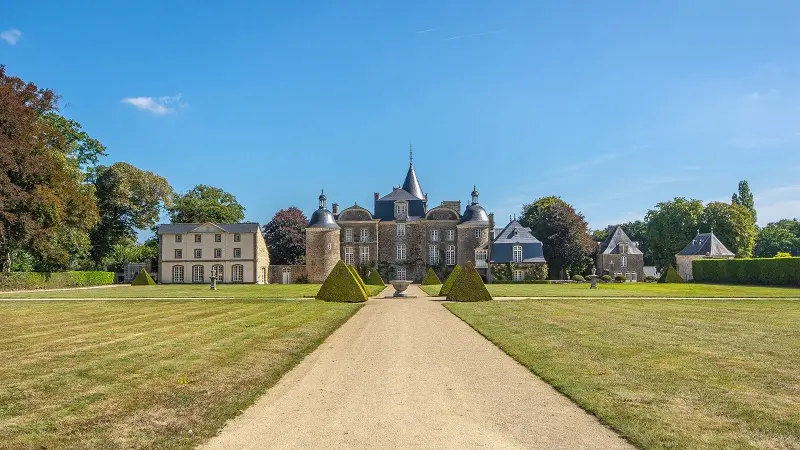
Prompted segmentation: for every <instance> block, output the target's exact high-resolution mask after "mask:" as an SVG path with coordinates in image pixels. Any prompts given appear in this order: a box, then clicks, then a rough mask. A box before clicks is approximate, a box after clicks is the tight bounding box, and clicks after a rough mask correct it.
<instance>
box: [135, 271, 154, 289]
mask: <svg viewBox="0 0 800 450" xmlns="http://www.w3.org/2000/svg"><path fill="white" fill-rule="evenodd" d="M155 285H156V282H155V281H153V278H152V277H151V276H150V274H149V273H147V270H145V269H142V270H140V271H139V273H138V274H137V275H136V278H134V279H133V281H131V286H155Z"/></svg>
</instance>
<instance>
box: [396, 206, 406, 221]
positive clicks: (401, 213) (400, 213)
mask: <svg viewBox="0 0 800 450" xmlns="http://www.w3.org/2000/svg"><path fill="white" fill-rule="evenodd" d="M394 217H395V219H405V218H406V217H408V203H406V202H397V203H395V204H394Z"/></svg>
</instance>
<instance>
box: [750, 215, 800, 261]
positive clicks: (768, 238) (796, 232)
mask: <svg viewBox="0 0 800 450" xmlns="http://www.w3.org/2000/svg"><path fill="white" fill-rule="evenodd" d="M779 252H786V253H791V254H792V256H800V221H798V220H797V219H793V220H790V219H783V220H780V221H778V222H773V223H770V224H768V225H767V226H765V227H764V228H762V229H761V230H759V231H758V237H757V238H756V245H755V249H754V251H753V253H754V254H755V256H756V257H759V258H771V257H773V256H775V255H776V254H778V253H779Z"/></svg>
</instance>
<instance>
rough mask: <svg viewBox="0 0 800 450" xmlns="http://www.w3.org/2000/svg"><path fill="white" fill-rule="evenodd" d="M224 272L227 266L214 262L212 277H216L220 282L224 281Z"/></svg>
mask: <svg viewBox="0 0 800 450" xmlns="http://www.w3.org/2000/svg"><path fill="white" fill-rule="evenodd" d="M224 272H225V268H224V267H222V264H214V265H213V266H211V277H212V278H216V279H217V281H219V282H220V283H221V282H222V275H223V274H224Z"/></svg>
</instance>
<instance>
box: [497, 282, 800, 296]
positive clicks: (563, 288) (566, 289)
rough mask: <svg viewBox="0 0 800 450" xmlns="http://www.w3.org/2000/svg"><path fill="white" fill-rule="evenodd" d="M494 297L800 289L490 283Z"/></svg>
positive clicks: (795, 292)
mask: <svg viewBox="0 0 800 450" xmlns="http://www.w3.org/2000/svg"><path fill="white" fill-rule="evenodd" d="M486 287H487V288H488V289H489V293H491V294H492V296H493V297H713V298H742V297H753V298H755V297H758V298H773V297H774V298H800V288H791V287H764V286H737V285H728V284H700V283H598V285H597V289H589V283H574V284H573V283H570V284H487V285H486Z"/></svg>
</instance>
